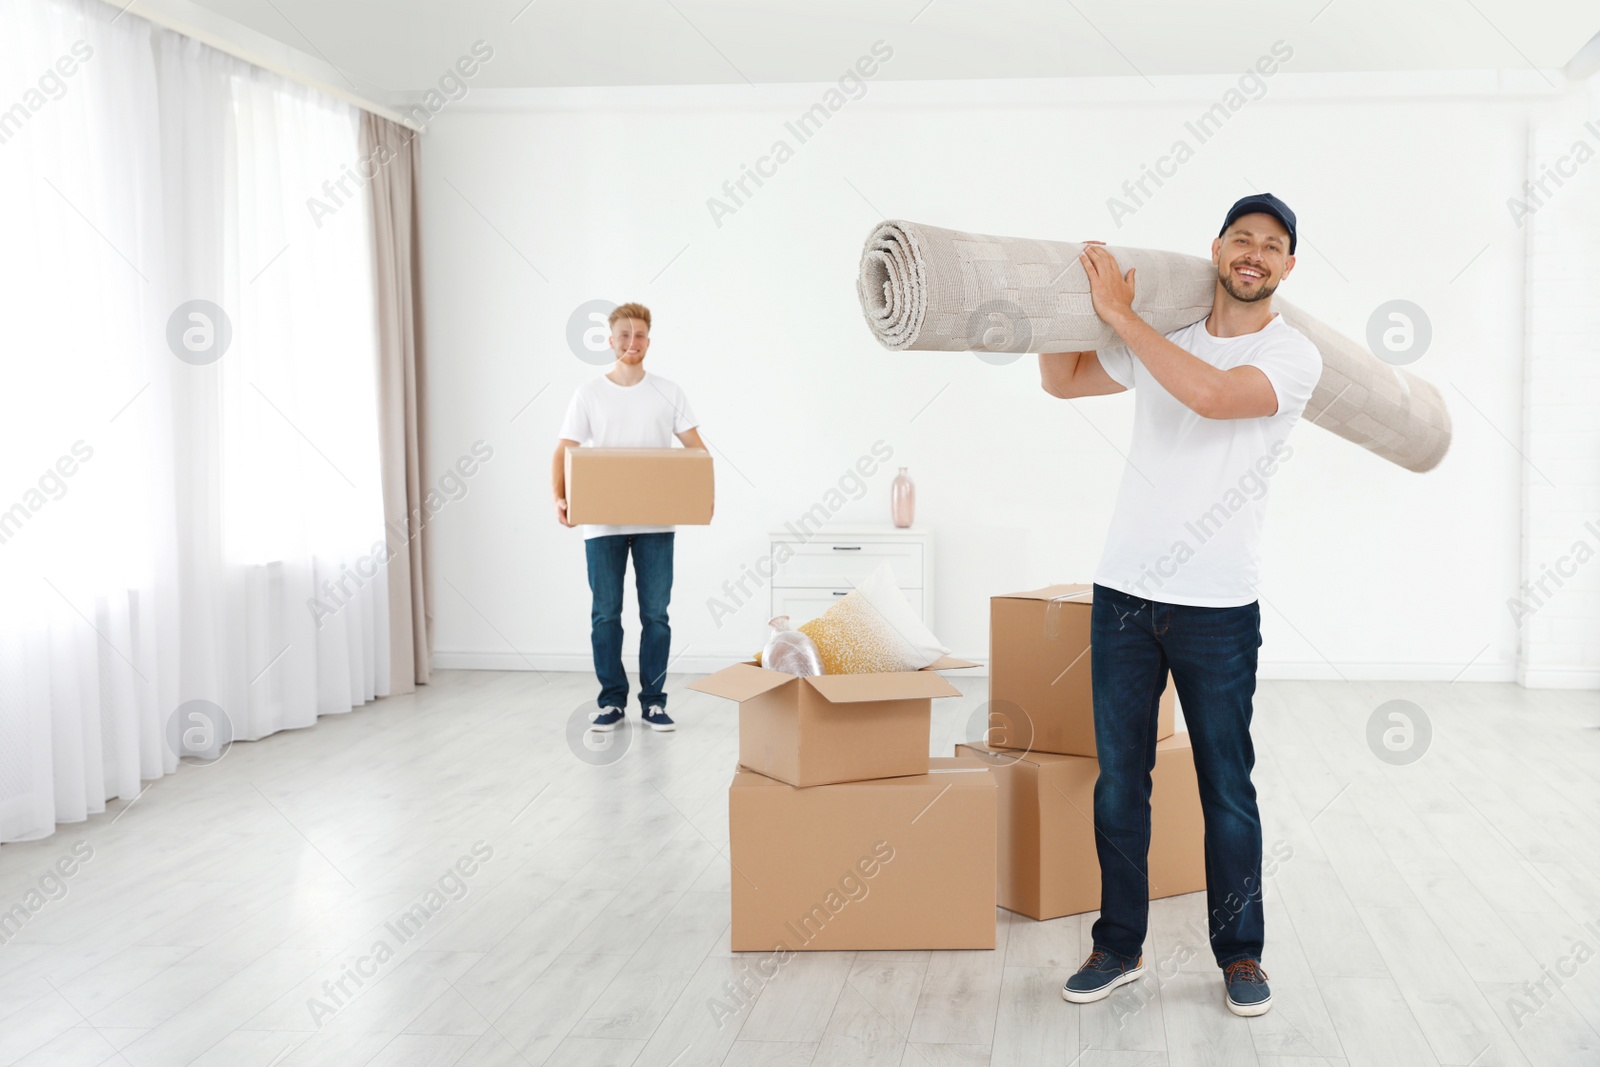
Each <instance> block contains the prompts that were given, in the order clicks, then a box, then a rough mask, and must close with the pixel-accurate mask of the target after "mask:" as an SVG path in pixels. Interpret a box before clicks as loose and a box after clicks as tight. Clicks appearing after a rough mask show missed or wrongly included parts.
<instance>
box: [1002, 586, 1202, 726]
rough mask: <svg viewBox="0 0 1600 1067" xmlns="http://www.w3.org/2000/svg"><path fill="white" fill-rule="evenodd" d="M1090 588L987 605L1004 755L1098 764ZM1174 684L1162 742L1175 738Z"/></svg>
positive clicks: (1163, 716)
mask: <svg viewBox="0 0 1600 1067" xmlns="http://www.w3.org/2000/svg"><path fill="white" fill-rule="evenodd" d="M1093 601H1094V587H1093V586H1092V585H1082V584H1074V585H1050V586H1046V587H1044V588H1043V589H1033V590H1029V591H1027V592H1023V593H1007V594H1005V595H1004V596H997V597H991V598H990V600H989V733H988V736H987V738H986V740H987V741H988V742H989V743H990V744H992V745H997V746H999V747H1001V748H1017V749H1026V750H1028V751H1032V752H1055V753H1059V754H1061V755H1067V756H1093V755H1094V754H1095V747H1094V684H1093V680H1092V676H1091V672H1090V668H1089V662H1090V660H1091V659H1092V657H1091V656H1090V655H1089V611H1090V607H1091V605H1092V604H1093ZM1176 707H1177V692H1176V688H1175V687H1174V686H1173V685H1172V684H1171V678H1170V676H1169V678H1168V681H1167V685H1166V687H1165V689H1164V690H1163V691H1162V694H1161V706H1160V710H1159V712H1158V718H1157V723H1156V726H1157V729H1156V737H1157V738H1164V737H1171V736H1172V734H1173V732H1174V731H1175V730H1176V723H1175V721H1174V720H1175V718H1176Z"/></svg>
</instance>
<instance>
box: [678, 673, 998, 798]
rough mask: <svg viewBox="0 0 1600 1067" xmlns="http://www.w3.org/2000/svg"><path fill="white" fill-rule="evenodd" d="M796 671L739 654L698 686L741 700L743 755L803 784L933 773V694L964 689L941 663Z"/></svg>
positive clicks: (763, 769)
mask: <svg viewBox="0 0 1600 1067" xmlns="http://www.w3.org/2000/svg"><path fill="white" fill-rule="evenodd" d="M976 666H977V664H976V663H972V662H969V661H967V660H961V659H952V658H950V657H949V656H945V657H943V658H941V659H940V660H938V661H937V662H935V663H931V664H929V665H928V666H927V667H924V668H923V669H922V670H920V671H893V672H885V673H880V674H822V675H811V676H804V677H801V676H796V675H793V674H786V673H785V672H783V671H774V670H769V669H768V668H766V667H758V666H756V665H755V664H754V663H735V664H734V665H733V666H731V667H724V668H723V669H722V670H720V671H718V672H716V673H715V674H708V675H707V676H706V677H704V678H701V679H700V680H699V681H696V682H692V683H690V685H689V688H690V689H693V690H696V691H697V692H701V693H710V694H711V695H712V696H719V697H724V698H726V699H728V700H734V701H738V703H739V764H740V766H742V767H748V768H749V769H750V770H752V771H756V772H758V773H760V774H764V775H766V776H767V777H769V778H776V779H777V780H778V781H780V782H787V783H788V784H790V785H794V786H811V785H828V784H831V783H835V782H853V781H861V780H864V779H868V778H889V777H893V776H896V775H905V774H927V773H928V744H929V735H930V733H931V730H932V725H933V698H934V697H953V696H960V695H961V691H960V690H959V689H957V688H956V687H955V686H953V685H951V684H950V683H949V681H947V680H946V679H944V678H942V677H941V676H940V675H939V674H938V672H939V671H942V670H950V669H954V668H957V667H976Z"/></svg>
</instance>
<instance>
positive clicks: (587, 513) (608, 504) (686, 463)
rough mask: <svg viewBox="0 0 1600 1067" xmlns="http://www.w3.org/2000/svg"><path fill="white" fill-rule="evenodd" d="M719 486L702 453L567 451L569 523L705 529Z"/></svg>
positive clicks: (698, 450) (696, 450)
mask: <svg viewBox="0 0 1600 1067" xmlns="http://www.w3.org/2000/svg"><path fill="white" fill-rule="evenodd" d="M714 495H715V485H714V482H713V477H712V470H711V453H710V452H707V451H706V450H705V449H703V448H569V449H567V521H568V522H570V523H573V524H574V525H577V524H580V523H591V524H600V525H607V526H704V525H706V524H708V523H709V522H710V521H711V507H712V501H713V497H714Z"/></svg>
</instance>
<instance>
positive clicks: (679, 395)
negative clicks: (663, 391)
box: [672, 389, 700, 434]
mask: <svg viewBox="0 0 1600 1067" xmlns="http://www.w3.org/2000/svg"><path fill="white" fill-rule="evenodd" d="M673 394H674V398H673V402H672V432H673V433H674V434H680V433H683V432H684V431H686V430H692V429H694V428H695V427H696V426H699V425H700V420H699V419H697V418H695V417H694V409H693V408H691V407H690V406H689V397H688V396H687V395H686V394H685V393H684V391H683V390H682V389H674V390H673Z"/></svg>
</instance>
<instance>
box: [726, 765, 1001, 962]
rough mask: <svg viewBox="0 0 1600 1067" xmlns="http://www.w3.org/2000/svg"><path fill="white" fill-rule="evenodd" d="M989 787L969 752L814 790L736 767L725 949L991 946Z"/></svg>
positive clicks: (992, 796)
mask: <svg viewBox="0 0 1600 1067" xmlns="http://www.w3.org/2000/svg"><path fill="white" fill-rule="evenodd" d="M923 748H924V750H926V748H927V742H926V740H924V742H923ZM924 758H925V759H926V757H924ZM996 795H997V794H996V787H995V776H994V775H993V774H991V773H990V771H989V768H988V767H987V766H986V765H985V764H984V763H983V762H982V761H980V760H978V759H973V758H970V757H968V758H965V759H956V758H952V757H949V756H943V757H935V758H934V759H932V760H931V766H930V767H928V773H925V774H919V775H910V776H903V777H897V778H877V779H873V780H871V781H861V782H845V783H843V784H840V785H824V786H818V787H817V788H815V789H796V788H794V787H792V786H788V785H785V784H783V783H782V782H778V781H774V780H773V779H771V778H768V777H766V776H764V775H760V774H755V773H752V772H750V771H746V770H740V771H739V772H738V773H736V774H735V775H734V778H733V782H732V784H730V785H729V786H728V854H729V859H730V861H731V866H732V870H730V871H729V877H730V878H731V879H732V883H733V916H732V917H733V929H732V932H731V934H730V947H731V948H732V950H733V951H734V952H772V951H774V950H778V951H780V952H781V951H783V950H788V951H793V952H799V951H806V950H818V949H985V948H987V949H992V948H994V946H995V919H996V915H995V887H996V884H997V881H996V875H995V856H996V851H995V849H996V845H995V827H996V811H995V800H996ZM783 958H787V957H781V958H780V962H781V959H783Z"/></svg>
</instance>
